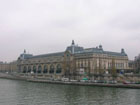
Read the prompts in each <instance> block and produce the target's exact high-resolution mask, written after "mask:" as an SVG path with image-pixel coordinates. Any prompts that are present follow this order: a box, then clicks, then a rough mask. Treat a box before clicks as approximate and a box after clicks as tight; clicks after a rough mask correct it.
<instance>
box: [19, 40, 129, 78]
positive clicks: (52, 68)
mask: <svg viewBox="0 0 140 105" xmlns="http://www.w3.org/2000/svg"><path fill="white" fill-rule="evenodd" d="M17 67H18V68H17V70H18V72H19V73H21V74H24V75H25V74H29V73H31V74H34V75H36V76H37V75H38V76H44V77H48V78H57V79H60V78H62V77H68V78H80V77H81V78H82V77H85V76H87V77H89V76H94V75H99V74H105V73H109V74H111V73H113V71H112V70H113V69H114V70H115V72H116V73H120V71H122V70H123V71H127V70H130V68H129V65H128V56H127V54H126V53H125V51H124V49H122V50H121V52H110V51H105V50H104V49H103V47H102V45H99V47H96V48H83V47H81V46H78V45H75V42H74V41H72V44H71V45H70V46H68V47H67V48H66V50H65V51H63V52H57V53H50V54H44V55H36V56H33V55H32V54H27V53H26V51H25V50H24V53H22V54H21V55H20V56H19V58H18V60H17Z"/></svg>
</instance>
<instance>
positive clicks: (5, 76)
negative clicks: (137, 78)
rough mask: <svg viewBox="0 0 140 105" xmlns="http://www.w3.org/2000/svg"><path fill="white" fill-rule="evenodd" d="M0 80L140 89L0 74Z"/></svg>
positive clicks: (136, 86)
mask: <svg viewBox="0 0 140 105" xmlns="http://www.w3.org/2000/svg"><path fill="white" fill-rule="evenodd" d="M0 78H4V79H12V80H22V81H27V82H36V83H51V84H63V85H78V86H98V87H113V88H130V89H140V84H123V83H116V84H109V83H93V82H86V81H85V82H77V81H73V82H72V81H55V80H46V79H43V78H42V79H39V78H33V77H21V76H17V75H8V74H0Z"/></svg>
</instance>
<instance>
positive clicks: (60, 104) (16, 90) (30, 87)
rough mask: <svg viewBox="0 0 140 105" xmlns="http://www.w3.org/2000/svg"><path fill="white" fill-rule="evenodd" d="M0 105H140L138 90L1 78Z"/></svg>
mask: <svg viewBox="0 0 140 105" xmlns="http://www.w3.org/2000/svg"><path fill="white" fill-rule="evenodd" d="M0 84H1V85H0V105H140V100H139V99H140V91H139V90H137V89H119V88H103V87H93V86H73V85H57V84H45V83H44V84H43V83H31V82H24V81H15V80H6V79H0Z"/></svg>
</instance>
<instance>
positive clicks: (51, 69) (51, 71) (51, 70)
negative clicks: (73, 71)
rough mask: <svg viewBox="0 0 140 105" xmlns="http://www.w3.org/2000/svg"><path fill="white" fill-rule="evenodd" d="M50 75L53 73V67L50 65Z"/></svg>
mask: <svg viewBox="0 0 140 105" xmlns="http://www.w3.org/2000/svg"><path fill="white" fill-rule="evenodd" d="M49 73H50V74H53V73H54V65H51V66H50V72H49Z"/></svg>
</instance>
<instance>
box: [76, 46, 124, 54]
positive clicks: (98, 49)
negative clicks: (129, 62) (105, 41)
mask: <svg viewBox="0 0 140 105" xmlns="http://www.w3.org/2000/svg"><path fill="white" fill-rule="evenodd" d="M86 53H97V54H107V55H110V56H127V54H126V53H119V52H111V51H104V50H103V49H102V48H97V47H96V48H87V49H84V50H82V51H78V52H76V53H75V54H76V55H79V54H86Z"/></svg>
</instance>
